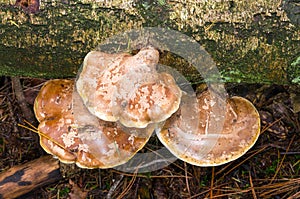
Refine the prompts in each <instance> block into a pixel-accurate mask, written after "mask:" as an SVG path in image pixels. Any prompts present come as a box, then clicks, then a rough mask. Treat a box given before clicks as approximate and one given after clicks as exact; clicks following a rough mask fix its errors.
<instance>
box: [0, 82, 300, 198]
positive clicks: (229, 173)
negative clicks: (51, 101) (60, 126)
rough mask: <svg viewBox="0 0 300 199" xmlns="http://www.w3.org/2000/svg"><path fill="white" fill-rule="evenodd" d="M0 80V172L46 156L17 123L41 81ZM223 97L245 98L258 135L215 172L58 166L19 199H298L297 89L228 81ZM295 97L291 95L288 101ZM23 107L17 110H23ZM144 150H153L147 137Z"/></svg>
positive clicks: (179, 165)
mask: <svg viewBox="0 0 300 199" xmlns="http://www.w3.org/2000/svg"><path fill="white" fill-rule="evenodd" d="M19 81H20V82H21V85H22V90H21V91H20V90H16V88H15V85H13V84H12V78H10V77H0V85H1V86H0V169H1V170H0V171H1V172H4V171H6V170H7V169H9V168H11V167H13V166H15V165H22V164H24V163H26V162H29V161H31V160H34V159H37V158H39V157H41V156H44V155H46V152H45V151H44V150H43V149H42V148H41V147H40V145H39V136H38V134H37V133H35V132H33V131H30V130H28V129H25V128H23V127H20V126H18V124H24V125H26V123H24V120H27V121H30V122H31V123H32V124H33V125H34V126H37V125H38V123H37V121H36V120H34V119H32V118H28V117H30V116H28V113H24V107H23V105H24V102H20V99H19V98H17V97H16V96H17V94H18V92H22V93H23V94H24V96H25V102H26V103H25V104H26V105H28V106H29V108H30V110H31V111H32V105H33V101H34V99H35V96H36V95H37V93H38V91H39V89H40V87H41V86H42V84H43V82H44V81H46V80H44V79H32V78H20V80H19ZM226 89H227V91H228V93H229V94H230V95H231V96H233V95H239V96H242V97H245V98H247V99H249V100H250V101H251V102H252V103H253V104H254V105H255V106H256V108H257V109H258V111H259V112H260V115H261V119H262V127H261V135H260V137H259V139H258V141H257V143H256V144H255V146H254V147H253V148H252V149H251V150H250V151H248V152H247V153H246V154H245V155H244V156H242V157H241V158H239V159H237V160H235V161H233V162H230V163H228V164H225V165H222V166H217V167H197V166H193V165H189V164H187V163H185V162H183V161H180V160H177V161H176V162H174V163H172V164H170V165H169V166H167V167H165V168H162V169H160V170H157V171H153V172H148V173H143V174H130V173H123V172H120V171H118V170H114V169H105V170H104V169H82V168H79V167H77V166H75V165H74V164H63V163H60V168H61V173H62V175H63V179H62V180H60V181H57V182H55V183H53V184H50V185H47V186H45V187H40V188H37V189H35V190H34V191H31V192H30V193H28V194H26V195H24V196H21V197H20V198H24V199H25V198H49V199H50V198H73V199H75V198H76V199H77V198H143V199H144V198H146V199H147V198H159V199H160V198H172V199H174V198H275V199H276V198H278V199H279V198H290V199H294V198H300V113H299V112H297V110H299V108H298V107H299V100H298V101H297V100H296V99H297V96H298V98H299V93H297V92H299V90H300V88H299V85H298V86H297V85H290V86H285V85H258V84H255V85H254V84H253V85H249V84H247V85H246V84H238V85H237V84H229V85H226ZM295 96H296V97H295ZM22 104H23V105H22ZM152 139H153V140H151V141H150V142H149V143H148V144H147V146H146V147H148V148H151V147H152V148H153V145H160V144H159V142H158V141H157V139H155V138H152Z"/></svg>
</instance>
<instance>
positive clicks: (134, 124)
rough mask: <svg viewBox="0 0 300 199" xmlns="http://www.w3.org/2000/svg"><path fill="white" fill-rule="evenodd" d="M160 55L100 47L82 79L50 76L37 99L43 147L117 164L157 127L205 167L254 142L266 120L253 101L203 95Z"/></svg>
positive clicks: (80, 159)
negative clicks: (161, 61) (163, 63)
mask: <svg viewBox="0 0 300 199" xmlns="http://www.w3.org/2000/svg"><path fill="white" fill-rule="evenodd" d="M158 59H159V53H158V51H157V50H156V49H154V48H152V47H147V48H143V49H141V50H140V51H139V52H138V53H137V54H136V55H133V56H132V55H130V54H128V53H117V54H108V53H104V52H99V51H92V52H90V53H89V54H88V55H87V56H86V57H85V59H84V63H83V67H82V70H80V71H79V75H78V78H77V79H76V80H75V81H74V80H50V81H48V82H46V83H45V85H44V86H43V87H42V89H41V90H40V92H39V94H38V96H37V98H36V100H35V104H34V112H35V115H36V117H37V119H38V121H39V122H40V124H39V127H38V130H39V132H40V144H41V146H42V147H43V148H44V149H45V151H47V152H48V153H50V154H53V155H54V156H56V157H58V158H59V159H60V160H61V161H62V162H65V163H76V164H77V165H78V166H80V167H82V168H112V167H115V166H118V165H121V164H124V163H126V162H128V161H129V160H130V159H131V158H132V157H133V156H134V155H135V154H136V153H137V152H138V151H139V150H140V149H142V147H143V146H144V145H145V144H146V142H147V141H148V140H149V138H150V136H151V135H152V133H153V131H154V130H155V131H156V134H157V136H158V138H159V140H160V141H161V142H162V143H163V144H164V145H165V146H166V148H167V149H169V150H170V152H171V153H173V154H174V155H175V156H176V157H178V158H179V159H181V160H183V161H186V162H188V163H190V164H193V165H197V166H217V165H221V164H224V163H227V162H229V161H232V160H235V159H237V158H239V157H240V156H242V155H243V154H244V153H246V152H247V151H248V150H249V149H250V148H251V147H252V146H253V145H254V143H255V142H256V140H257V138H258V136H259V133H260V118H259V115H258V112H257V110H256V109H255V107H254V106H253V105H252V104H251V103H250V102H249V101H248V100H246V99H244V98H242V97H237V96H235V97H232V98H229V99H226V100H225V99H222V98H220V97H219V96H218V95H214V94H213V93H210V92H207V91H206V92H203V93H201V94H199V95H198V96H196V95H195V93H194V91H193V89H192V87H191V86H190V84H189V82H188V81H187V80H185V78H184V77H183V76H180V74H179V73H178V72H177V71H175V70H172V69H168V68H167V67H162V68H159V67H161V65H158ZM158 71H160V72H158ZM171 74H172V75H171ZM174 78H176V81H177V83H178V85H180V86H181V87H179V86H178V85H177V83H176V81H175V80H174ZM181 89H182V90H181Z"/></svg>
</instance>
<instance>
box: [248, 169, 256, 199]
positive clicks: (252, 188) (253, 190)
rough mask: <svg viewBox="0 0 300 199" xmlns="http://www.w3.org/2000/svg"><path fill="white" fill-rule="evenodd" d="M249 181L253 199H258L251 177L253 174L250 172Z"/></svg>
mask: <svg viewBox="0 0 300 199" xmlns="http://www.w3.org/2000/svg"><path fill="white" fill-rule="evenodd" d="M249 181H250V186H251V191H252V196H253V199H257V196H256V193H255V189H254V186H253V182H252V176H251V172H250V171H249Z"/></svg>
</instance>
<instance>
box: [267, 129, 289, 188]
mask: <svg viewBox="0 0 300 199" xmlns="http://www.w3.org/2000/svg"><path fill="white" fill-rule="evenodd" d="M294 138H295V135H294V136H293V137H292V140H291V141H290V143H289V145H288V147H287V149H286V151H285V152H286V153H287V152H288V151H289V150H290V147H291V145H292V143H293V141H294ZM285 157H286V154H284V155H283V157H282V160H281V161H280V163H279V165H278V167H277V169H276V172H275V174H274V176H273V178H272V180H271V182H270V184H272V182H273V181H274V179H275V178H276V176H277V174H278V172H279V170H280V168H281V166H282V164H283V161H284V160H285Z"/></svg>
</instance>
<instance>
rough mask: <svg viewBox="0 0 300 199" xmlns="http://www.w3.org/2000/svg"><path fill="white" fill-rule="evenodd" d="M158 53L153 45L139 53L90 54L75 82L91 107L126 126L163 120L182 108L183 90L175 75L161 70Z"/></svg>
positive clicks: (143, 126) (103, 115) (140, 125)
mask: <svg viewBox="0 0 300 199" xmlns="http://www.w3.org/2000/svg"><path fill="white" fill-rule="evenodd" d="M158 59H159V53H158V51H157V50H155V49H154V48H152V47H147V48H143V49H141V50H140V51H139V52H138V53H137V54H136V55H133V56H131V55H129V54H127V53H119V54H107V53H103V52H91V53H89V54H88V55H87V56H86V58H85V60H84V63H83V68H82V71H80V74H79V77H78V79H77V81H76V87H77V91H78V93H79V94H80V96H81V97H82V99H83V102H84V104H85V105H86V107H87V108H88V110H89V111H90V112H91V113H92V114H93V115H95V116H97V117H98V118H100V119H102V120H105V121H111V122H116V121H120V122H121V123H122V124H123V125H125V126H127V127H136V128H145V127H146V126H147V125H148V124H151V123H157V122H162V121H164V120H166V119H167V118H168V117H170V116H171V115H172V114H173V113H174V112H176V110H177V109H178V108H179V104H180V99H181V90H180V88H179V87H178V86H177V85H176V82H175V81H174V79H173V77H172V76H171V75H169V74H166V73H158V72H157V71H156V65H157V63H158Z"/></svg>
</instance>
